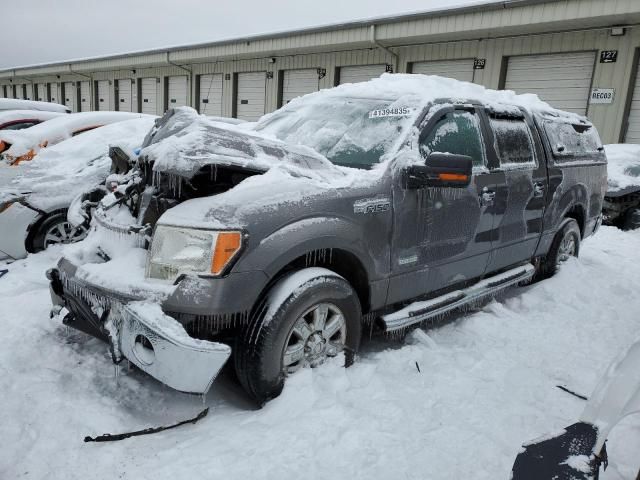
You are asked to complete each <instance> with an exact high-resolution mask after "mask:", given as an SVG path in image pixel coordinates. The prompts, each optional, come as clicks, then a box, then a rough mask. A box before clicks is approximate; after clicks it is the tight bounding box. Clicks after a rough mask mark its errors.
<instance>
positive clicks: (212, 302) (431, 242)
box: [48, 74, 606, 404]
mask: <svg viewBox="0 0 640 480" xmlns="http://www.w3.org/2000/svg"><path fill="white" fill-rule="evenodd" d="M107 184H108V185H109V188H108V189H106V188H104V187H103V188H102V189H98V190H96V191H95V192H92V193H89V194H87V201H86V202H84V203H85V204H86V205H95V204H96V202H97V201H99V203H100V204H99V206H98V207H97V208H95V209H94V210H93V220H92V227H91V231H90V233H89V235H88V237H87V239H85V240H84V241H83V242H81V243H79V244H76V245H72V246H69V247H67V248H66V250H65V255H64V257H63V258H62V259H61V260H60V261H59V263H58V266H57V268H55V269H52V270H50V271H49V272H48V277H49V278H50V280H51V292H52V298H53V303H54V304H55V305H54V310H53V313H54V314H56V315H58V317H59V318H62V319H63V322H64V323H65V324H66V325H68V326H71V327H75V328H77V329H80V330H83V331H85V332H88V333H90V334H92V335H95V336H97V337H100V338H103V339H104V340H106V341H108V342H109V345H110V349H111V353H112V356H113V360H114V362H120V361H121V360H123V359H125V358H126V359H128V360H129V361H131V362H132V363H133V364H135V365H136V366H138V367H139V368H140V369H142V370H143V371H145V372H147V373H149V374H150V375H152V376H153V377H155V378H157V379H159V380H160V381H162V382H164V383H165V384H167V385H169V386H170V387H173V388H175V389H177V390H180V391H184V392H191V393H204V392H207V391H208V389H209V388H210V386H211V384H212V382H213V380H214V379H215V377H216V375H217V374H218V372H219V370H220V369H221V368H222V366H223V365H224V364H225V362H226V361H227V360H228V358H229V357H230V356H231V354H232V351H233V355H234V362H235V368H236V371H237V375H238V378H239V380H240V382H241V384H242V385H243V387H244V388H245V390H246V391H247V392H248V394H249V395H250V396H251V397H252V398H253V399H255V400H256V401H257V403H258V404H263V403H264V402H266V401H267V400H269V399H271V398H274V397H275V396H277V395H279V393H280V392H281V390H282V388H283V384H284V381H285V378H286V377H287V376H288V375H291V374H293V373H294V372H295V371H296V370H298V369H299V368H301V367H306V366H311V367H313V366H316V365H319V364H321V363H323V362H324V361H325V360H326V359H327V358H329V357H334V356H337V355H339V354H341V352H344V355H345V363H347V364H348V363H350V362H351V361H352V360H353V358H354V353H355V352H356V351H357V350H358V347H359V344H360V337H361V332H362V331H363V329H364V328H366V329H367V330H369V329H378V330H380V331H382V332H388V333H394V332H402V331H403V330H405V329H407V328H408V327H411V326H413V325H416V324H419V323H421V322H424V321H426V320H429V319H432V318H434V317H436V316H439V315H442V314H444V313H446V312H448V311H450V310H453V309H457V308H459V307H461V306H464V305H467V304H470V303H473V302H477V301H478V300H479V299H481V298H485V297H488V296H491V295H494V294H495V293H496V292H498V291H500V290H502V289H504V288H506V287H508V286H510V285H515V284H518V283H521V282H524V281H527V280H530V279H531V278H532V277H533V276H534V275H535V274H536V272H537V273H538V274H539V275H540V276H546V275H550V274H552V273H553V272H555V270H556V268H557V266H558V265H559V264H560V263H561V262H563V261H564V260H566V259H567V258H569V257H570V256H572V255H577V254H578V250H579V246H580V242H581V240H582V239H584V238H586V237H588V236H589V235H591V234H592V233H594V232H595V230H596V229H597V228H598V225H599V223H600V218H601V213H600V212H601V209H602V198H603V195H604V192H605V188H606V158H605V154H604V149H603V147H602V145H601V143H600V140H599V137H598V134H597V132H596V129H595V128H594V127H593V126H592V125H591V124H590V123H589V122H588V121H587V120H586V119H585V118H583V117H579V116H576V115H573V114H569V113H564V112H560V111H557V110H554V109H552V108H551V107H549V105H547V104H545V103H543V102H541V101H540V100H538V99H537V97H535V96H532V95H524V96H520V95H516V94H514V93H513V92H509V91H492V90H487V89H485V88H483V87H481V86H479V85H473V84H469V83H464V82H458V81H455V80H451V79H444V78H440V77H429V76H422V75H400V74H396V75H383V76H382V77H380V78H379V79H374V80H372V81H369V82H366V83H360V84H348V85H343V86H340V87H336V88H334V89H330V90H324V91H321V92H318V93H314V94H310V95H307V96H304V97H301V98H299V99H296V100H293V101H291V102H290V103H289V104H288V105H287V106H285V107H283V108H282V109H280V110H278V111H276V112H274V113H272V114H269V115H266V116H264V117H263V118H262V119H261V120H260V121H258V122H257V123H255V124H246V125H240V126H233V125H224V124H219V123H215V122H212V121H210V120H208V119H206V118H205V117H203V116H199V115H197V114H196V113H195V111H193V110H191V109H189V108H181V109H177V110H173V111H170V112H168V113H167V114H166V115H165V116H164V117H163V118H162V119H160V120H159V121H157V122H156V127H155V128H154V129H153V130H152V131H151V132H150V133H149V135H148V136H147V138H146V140H145V142H144V144H143V148H142V151H141V152H140V154H139V156H138V159H137V161H136V164H135V166H134V167H133V168H131V170H129V171H128V172H121V173H119V174H118V175H113V176H112V177H110V178H109V179H108V180H107ZM100 196H103V198H102V199H101V200H100V199H99V197H100ZM78 203H82V202H76V204H78ZM76 213H77V212H76ZM77 216H79V215H75V214H74V217H77Z"/></svg>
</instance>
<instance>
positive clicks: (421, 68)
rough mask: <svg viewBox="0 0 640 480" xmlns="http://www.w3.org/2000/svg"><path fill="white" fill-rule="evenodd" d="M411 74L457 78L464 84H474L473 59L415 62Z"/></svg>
mask: <svg viewBox="0 0 640 480" xmlns="http://www.w3.org/2000/svg"><path fill="white" fill-rule="evenodd" d="M411 73H417V74H422V75H440V76H441V77H449V78H455V79H456V80H462V81H463V82H473V73H474V70H473V59H472V58H469V59H465V60H438V61H435V62H415V63H414V64H413V65H412V68H411Z"/></svg>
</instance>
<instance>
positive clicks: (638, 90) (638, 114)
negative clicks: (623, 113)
mask: <svg viewBox="0 0 640 480" xmlns="http://www.w3.org/2000/svg"><path fill="white" fill-rule="evenodd" d="M631 95H632V96H631V106H630V109H629V117H628V118H627V122H628V123H627V131H626V133H625V136H624V141H625V142H626V143H640V68H639V69H638V71H637V72H636V80H635V83H634V85H633V93H632V94H631Z"/></svg>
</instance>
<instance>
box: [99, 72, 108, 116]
mask: <svg viewBox="0 0 640 480" xmlns="http://www.w3.org/2000/svg"><path fill="white" fill-rule="evenodd" d="M97 88H98V110H100V111H103V110H111V86H110V85H109V80H98V82H97Z"/></svg>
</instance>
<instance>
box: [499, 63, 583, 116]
mask: <svg viewBox="0 0 640 480" xmlns="http://www.w3.org/2000/svg"><path fill="white" fill-rule="evenodd" d="M594 62H595V52H582V53H562V54H553V55H527V56H522V57H511V58H509V60H508V64H507V76H506V79H505V85H504V88H505V89H507V90H514V91H516V92H517V93H535V94H537V95H538V96H539V97H540V98H541V99H542V100H544V101H545V102H547V103H549V104H551V105H552V106H554V107H556V108H559V109H561V110H567V111H569V112H574V113H578V114H580V115H585V114H586V113H587V102H588V101H589V88H590V87H591V77H593V66H594Z"/></svg>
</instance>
